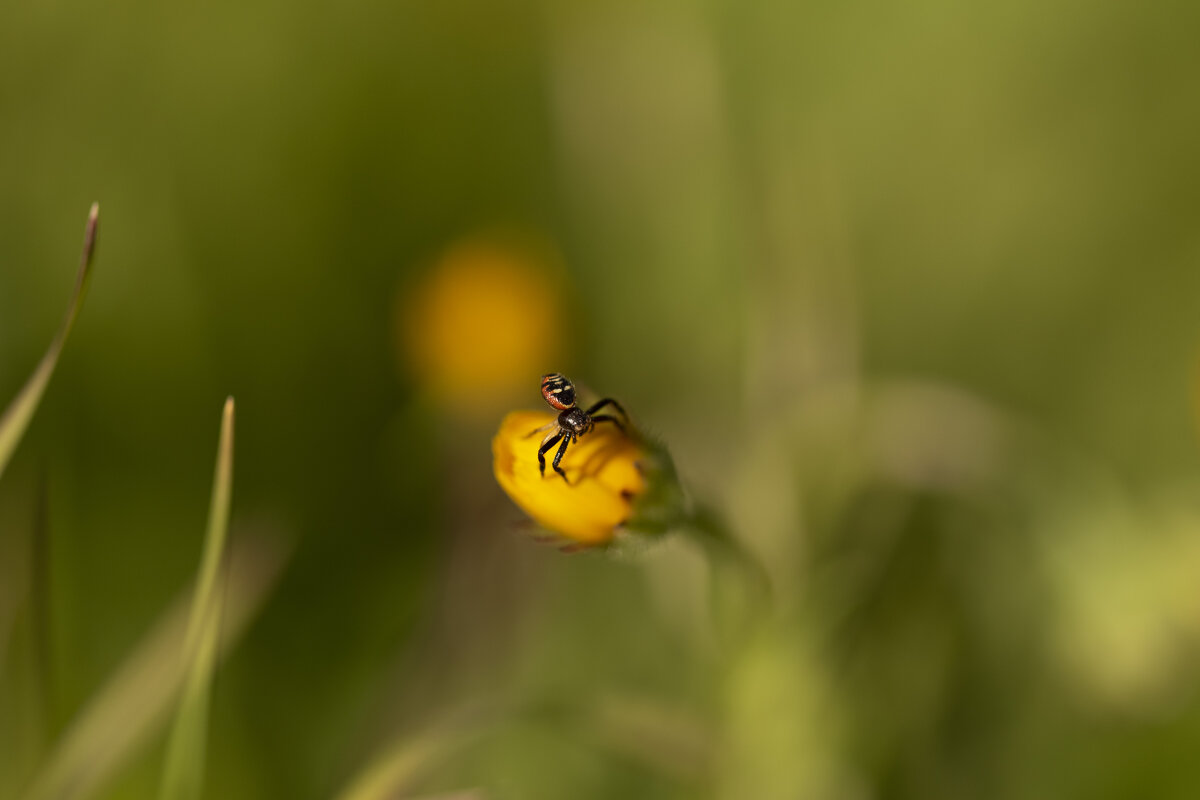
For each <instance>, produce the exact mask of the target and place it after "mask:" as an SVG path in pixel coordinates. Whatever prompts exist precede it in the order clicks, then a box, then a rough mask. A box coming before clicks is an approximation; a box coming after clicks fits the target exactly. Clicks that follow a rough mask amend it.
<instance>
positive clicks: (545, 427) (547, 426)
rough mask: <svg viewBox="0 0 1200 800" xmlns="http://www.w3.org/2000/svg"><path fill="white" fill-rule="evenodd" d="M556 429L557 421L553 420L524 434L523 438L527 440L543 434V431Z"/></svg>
mask: <svg viewBox="0 0 1200 800" xmlns="http://www.w3.org/2000/svg"><path fill="white" fill-rule="evenodd" d="M557 427H558V420H554V421H552V422H547V423H546V424H545V425H543V426H542V427H540V428H538V429H537V430H532V431H530V432H529V433H527V434H525V438H526V439H528V438H530V437H531V436H537V435H538V434H539V433H544V432H545V431H548V430H550V429H551V428H557Z"/></svg>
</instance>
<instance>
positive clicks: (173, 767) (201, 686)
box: [159, 397, 233, 800]
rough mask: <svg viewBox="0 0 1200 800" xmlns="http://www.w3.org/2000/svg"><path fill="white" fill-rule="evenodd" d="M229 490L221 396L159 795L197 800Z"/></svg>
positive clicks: (229, 446) (228, 445)
mask: <svg viewBox="0 0 1200 800" xmlns="http://www.w3.org/2000/svg"><path fill="white" fill-rule="evenodd" d="M232 490H233V398H232V397H230V398H229V399H228V400H226V401H225V410H224V413H223V414H222V416H221V438H220V443H219V444H218V446H217V466H216V470H215V474H214V475H213V491H212V502H211V504H210V506H209V510H208V531H207V532H206V534H205V537H204V556H203V559H202V561H201V562H200V574H199V576H198V578H197V580H196V595H195V598H194V599H193V600H192V612H191V619H190V620H189V621H188V631H187V638H186V639H185V640H184V646H183V657H184V661H185V664H186V666H185V669H186V671H187V681H186V683H185V684H184V689H183V696H182V697H181V698H180V702H179V708H178V709H177V710H176V712H175V722H174V726H173V728H172V730H171V740H170V742H169V743H168V746H167V765H166V770H165V771H164V773H163V783H162V790H161V792H160V794H159V796H160V797H162V798H163V800H198V798H199V797H200V789H201V786H202V785H203V783H204V751H205V739H206V735H207V730H208V696H209V691H210V689H211V687H212V677H213V671H214V669H215V667H216V660H217V658H216V652H217V640H218V637H219V635H220V627H221V616H222V610H223V609H222V592H221V590H220V587H218V585H217V584H218V576H219V573H220V572H221V564H222V562H223V561H224V552H225V539H226V538H227V536H228V532H229V499H230V495H231V493H232Z"/></svg>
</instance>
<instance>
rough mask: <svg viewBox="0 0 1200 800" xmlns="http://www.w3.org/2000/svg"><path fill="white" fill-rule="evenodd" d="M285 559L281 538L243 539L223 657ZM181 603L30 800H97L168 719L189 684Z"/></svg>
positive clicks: (43, 773) (231, 582)
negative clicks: (184, 657) (105, 786)
mask: <svg viewBox="0 0 1200 800" xmlns="http://www.w3.org/2000/svg"><path fill="white" fill-rule="evenodd" d="M284 557H285V552H284V549H283V548H282V547H281V546H280V543H279V540H278V537H253V538H251V537H242V538H240V539H239V544H238V548H237V552H236V556H234V557H232V558H230V559H229V565H228V571H227V580H226V582H225V600H224V618H223V620H222V622H223V629H222V631H221V637H220V648H219V650H218V653H217V655H218V657H220V656H223V655H225V654H226V653H228V652H229V651H230V650H231V649H232V647H233V645H234V643H235V642H236V641H237V639H238V637H239V636H240V635H241V633H242V631H244V630H245V628H246V625H247V624H248V623H249V622H250V620H251V619H252V618H253V617H254V615H255V613H256V612H257V611H258V609H259V607H261V605H262V602H263V600H264V599H265V598H266V596H267V594H268V592H269V591H270V589H271V587H272V585H273V584H274V582H275V579H276V578H277V577H278V575H279V571H280V569H281V567H282V565H283V561H284ZM187 628H188V607H187V601H186V600H185V599H184V598H180V599H179V600H178V601H177V602H176V603H174V604H172V606H171V607H170V609H169V610H168V611H167V612H166V613H164V615H163V617H162V619H161V620H160V621H159V622H158V624H157V625H155V627H154V628H153V630H152V631H151V632H150V633H149V634H147V635H146V636H145V638H144V639H143V640H142V641H141V643H140V644H139V645H138V646H137V647H136V648H135V649H134V650H133V652H131V653H130V655H129V656H128V657H126V658H125V660H124V661H123V662H122V663H121V665H120V666H119V667H118V668H117V670H116V672H115V673H114V674H113V676H112V677H111V678H109V680H108V681H107V682H106V683H105V684H104V686H103V687H102V688H101V689H99V690H98V691H97V692H96V693H95V694H94V695H93V696H92V698H91V700H89V702H88V704H87V706H86V708H85V709H84V710H83V711H82V712H81V713H80V714H79V715H78V716H77V717H76V719H75V720H74V721H73V722H72V723H71V726H70V728H69V729H68V730H67V732H66V734H65V735H64V736H63V737H62V738H61V739H60V740H59V742H58V744H57V745H56V747H55V749H54V751H53V753H51V755H50V757H49V758H48V759H47V760H46V762H45V764H44V766H43V767H42V769H41V770H40V772H39V774H38V775H37V777H36V779H35V781H34V783H33V784H32V786H31V787H30V789H29V791H28V792H27V793H26V795H25V800H84V798H87V797H91V796H93V795H94V794H96V793H97V792H98V791H99V790H100V789H101V788H103V786H104V784H105V783H106V782H107V781H108V780H109V779H111V778H112V777H113V776H114V775H115V774H117V773H118V771H119V770H120V769H121V767H122V766H124V765H125V764H127V763H128V762H129V760H130V759H132V758H133V756H134V755H136V754H137V753H138V752H139V750H140V749H141V748H142V747H143V746H144V745H146V744H147V743H148V742H149V741H150V740H151V738H152V737H153V735H154V734H155V733H156V732H157V731H158V730H159V729H160V728H161V727H162V726H163V725H165V724H166V722H167V721H168V719H169V715H170V711H171V708H172V705H173V703H174V702H175V699H176V698H177V697H178V696H179V692H180V691H181V689H182V688H183V686H184V684H185V682H186V681H187V666H188V665H187V664H185V663H184V661H183V659H181V658H180V653H181V652H182V651H183V647H184V642H185V641H186V640H187Z"/></svg>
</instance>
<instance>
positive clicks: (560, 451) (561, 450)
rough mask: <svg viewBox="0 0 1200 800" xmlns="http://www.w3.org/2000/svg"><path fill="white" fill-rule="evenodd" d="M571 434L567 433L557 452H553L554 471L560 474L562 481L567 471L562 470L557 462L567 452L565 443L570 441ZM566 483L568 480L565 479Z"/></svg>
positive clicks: (567, 443)
mask: <svg viewBox="0 0 1200 800" xmlns="http://www.w3.org/2000/svg"><path fill="white" fill-rule="evenodd" d="M572 435H573V434H567V438H565V439H563V442H562V444H560V445H559V446H558V452H557V453H555V454H554V471H555V472H557V473H558V474H559V475H562V478H563V480H564V481H567V473H565V472H563V471H562V467H560V466H559V462H561V461H562V457H563V454H564V453H566V452H567V445H569V444H570V443H571V437H572ZM542 474H545V473H542ZM567 483H568V484H569V483H570V481H567Z"/></svg>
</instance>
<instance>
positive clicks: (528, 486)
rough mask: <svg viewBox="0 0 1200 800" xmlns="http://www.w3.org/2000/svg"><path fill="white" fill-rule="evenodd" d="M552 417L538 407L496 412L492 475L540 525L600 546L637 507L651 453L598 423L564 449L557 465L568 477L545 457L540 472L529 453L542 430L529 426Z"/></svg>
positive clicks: (534, 449)
mask: <svg viewBox="0 0 1200 800" xmlns="http://www.w3.org/2000/svg"><path fill="white" fill-rule="evenodd" d="M554 419H555V417H554V415H553V414H550V413H543V412H541V411H514V412H512V413H511V414H509V415H508V416H506V417H505V418H504V421H503V422H501V423H500V430H499V431H498V432H497V433H496V436H495V438H494V439H492V456H493V463H492V467H493V469H494V471H495V473H496V480H497V481H498V482H499V483H500V486H501V487H502V488H503V489H504V491H505V492H507V493H508V496H509V497H511V498H512V500H513V502H514V503H516V504H517V505H518V506H520V507H521V508H522V510H524V511H525V513H526V514H528V515H529V516H530V517H532V518H533V519H534V520H535V521H536V522H537V523H538V524H540V525H541V526H542V527H544V528H546V529H547V530H549V531H552V532H554V533H557V534H560V535H562V536H564V537H566V538H567V539H570V540H572V541H574V542H575V543H577V544H579V545H582V546H585V547H590V546H596V545H606V544H608V543H610V542H611V541H612V540H613V538H614V536H615V535H616V533H617V530H618V529H619V528H621V527H622V526H623V525H626V524H627V523H629V522H630V521H631V520H632V519H633V517H634V516H635V514H636V513H637V510H638V505H639V503H638V501H639V499H641V498H642V497H643V496H644V495H645V494H646V490H647V487H648V475H650V476H651V477H652V475H653V473H652V472H651V473H648V472H647V462H648V459H649V458H650V457H651V456H652V452H651V451H650V450H649V449H648V448H647V447H646V446H645V445H643V444H642V443H640V442H639V441H637V440H636V439H634V438H633V437H631V436H630V435H628V434H626V433H623V432H622V431H621V430H619V429H618V428H616V427H615V426H612V425H601V426H598V427H597V428H595V429H594V430H593V431H592V432H590V433H588V434H585V435H584V436H581V437H579V441H578V442H576V443H575V444H572V445H571V447H570V449H568V450H567V454H566V456H565V457H564V458H563V461H562V468H563V471H564V472H566V473H567V477H568V478H569V480H570V481H571V482H570V484H568V483H567V482H566V481H564V480H563V479H562V478H561V477H560V476H559V475H557V474H555V473H554V471H553V470H552V469H551V467H550V465H549V464H547V465H546V475H545V477H542V474H541V473H540V472H539V470H538V458H537V451H538V445H539V444H540V443H541V440H542V437H541V436H540V435H539V436H531V435H530V432H531V431H535V430H537V429H538V428H540V427H542V426H543V425H546V424H547V423H550V422H553V421H554ZM548 455H551V456H552V453H551V454H548ZM549 460H550V459H549V458H547V461H549Z"/></svg>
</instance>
